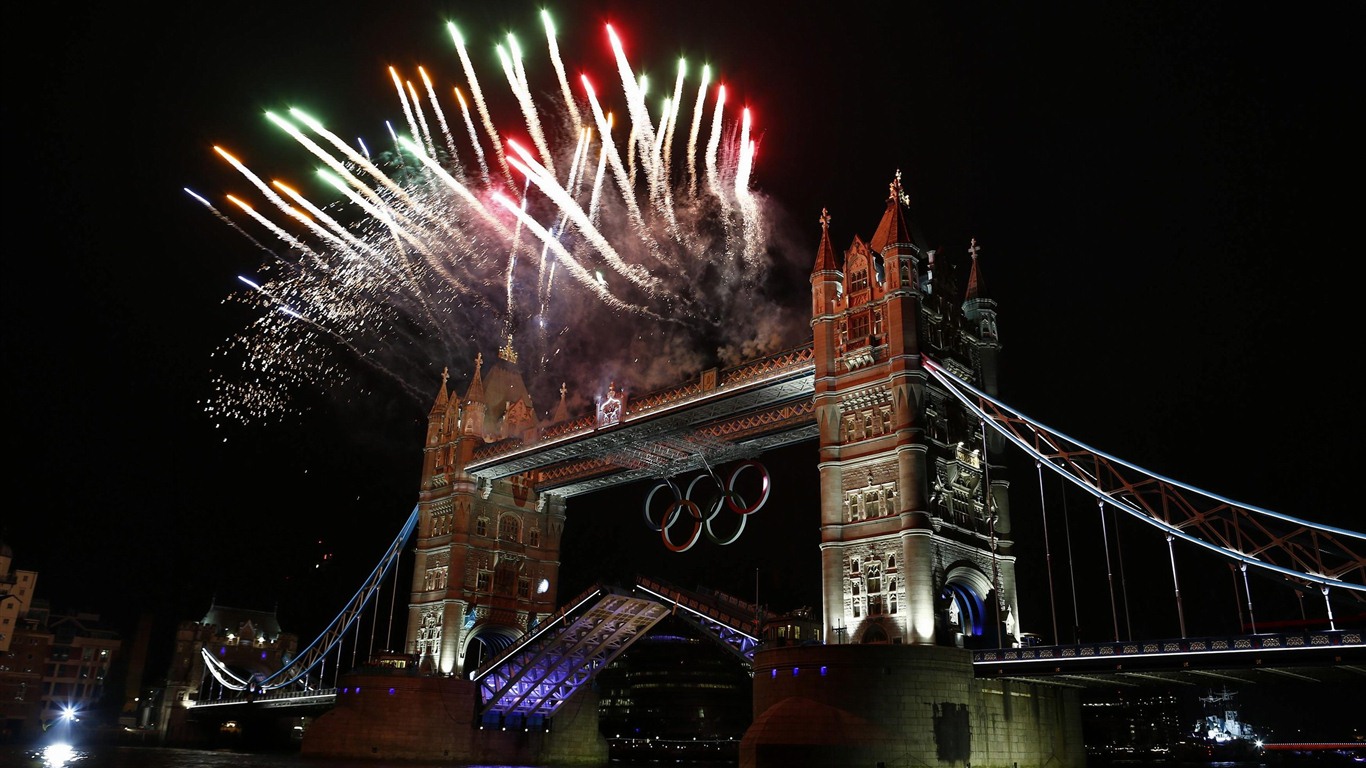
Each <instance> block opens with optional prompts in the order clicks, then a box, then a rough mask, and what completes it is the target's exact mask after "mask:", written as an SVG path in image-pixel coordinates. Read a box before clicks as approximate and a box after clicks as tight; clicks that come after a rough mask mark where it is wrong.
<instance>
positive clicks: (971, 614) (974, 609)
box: [939, 563, 991, 635]
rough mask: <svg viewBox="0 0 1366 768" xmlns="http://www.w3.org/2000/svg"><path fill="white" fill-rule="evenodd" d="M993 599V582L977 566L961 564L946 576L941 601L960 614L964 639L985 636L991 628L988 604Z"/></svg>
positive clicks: (952, 567) (940, 595)
mask: <svg viewBox="0 0 1366 768" xmlns="http://www.w3.org/2000/svg"><path fill="white" fill-rule="evenodd" d="M990 596H991V580H990V579H988V578H987V577H986V574H984V573H982V571H981V570H980V569H978V568H977V566H975V565H972V564H969V563H958V564H955V565H953V566H951V567H950V568H949V569H948V571H947V572H945V574H944V588H943V590H941V591H940V593H939V599H940V600H943V601H945V603H946V608H947V609H948V610H950V611H951V612H956V613H957V614H958V624H959V626H960V627H961V628H962V632H963V634H964V635H981V634H983V633H984V632H985V631H986V628H987V624H988V621H987V615H986V613H987V611H986V600H987V598H988V597H990Z"/></svg>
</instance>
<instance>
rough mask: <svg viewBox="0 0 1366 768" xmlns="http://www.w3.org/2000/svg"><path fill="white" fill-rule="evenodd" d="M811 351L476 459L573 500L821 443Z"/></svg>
mask: <svg viewBox="0 0 1366 768" xmlns="http://www.w3.org/2000/svg"><path fill="white" fill-rule="evenodd" d="M814 378H815V363H814V358H813V355H812V347H811V345H806V346H802V347H798V348H795V349H791V350H787V351H785V352H781V353H779V354H776V355H771V356H769V357H766V358H763V359H760V360H755V361H751V362H749V363H745V364H744V365H741V366H737V367H735V368H730V369H726V370H722V371H719V372H718V371H711V372H709V374H706V375H704V376H703V379H702V381H700V382H692V383H689V384H684V385H682V386H679V387H674V388H672V389H668V390H662V391H660V392H654V393H650V394H647V395H644V396H642V397H639V398H635V399H627V401H626V406H625V413H623V414H622V415H621V417H620V420H619V421H615V422H613V423H604V424H599V423H597V421H596V420H595V419H594V418H591V417H590V418H584V419H579V420H578V421H575V422H571V423H567V424H561V425H555V426H552V427H549V428H547V429H545V430H543V431H542V433H541V435H540V436H539V439H538V440H537V441H536V442H534V443H530V444H523V443H520V442H517V441H508V442H505V443H498V444H494V445H489V446H486V447H484V448H482V449H480V450H479V451H478V452H476V453H475V455H474V457H473V459H472V460H471V461H470V462H469V463H468V464H467V465H466V469H467V470H468V471H469V472H470V473H471V474H473V475H475V476H476V477H478V478H480V479H481V480H486V481H487V480H494V479H497V478H500V477H506V476H509V475H514V474H520V473H524V472H534V473H535V476H536V479H535V489H536V491H537V492H538V493H544V492H548V491H553V492H554V493H555V494H556V495H557V496H561V497H564V498H568V497H571V496H576V495H580V494H584V493H591V492H593V491H597V490H602V489H604V488H607V487H611V486H613V485H618V484H621V483H628V482H634V481H636V480H642V479H646V478H651V477H656V478H657V477H669V476H673V475H677V474H682V473H684V472H690V471H693V470H697V469H702V468H703V467H704V466H707V465H708V464H711V465H715V464H719V463H724V462H726V461H731V460H734V459H740V458H750V457H753V456H755V455H758V454H759V453H762V452H763V451H766V450H770V449H772V448H777V447H780V446H784V445H788V444H791V443H795V442H802V441H807V440H812V439H815V437H816V434H817V433H816V426H815V421H816V415H815V407H814V404H813V403H812V401H811V393H812V391H813V390H814Z"/></svg>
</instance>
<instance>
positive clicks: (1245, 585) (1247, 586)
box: [1238, 563, 1257, 635]
mask: <svg viewBox="0 0 1366 768" xmlns="http://www.w3.org/2000/svg"><path fill="white" fill-rule="evenodd" d="M1238 568H1239V569H1240V570H1241V571H1242V572H1243V593H1244V594H1246V595H1247V621H1248V623H1249V624H1251V625H1252V634H1254V635H1255V634H1257V617H1256V616H1254V615H1253V614H1252V585H1251V584H1248V583H1247V563H1239V564H1238Z"/></svg>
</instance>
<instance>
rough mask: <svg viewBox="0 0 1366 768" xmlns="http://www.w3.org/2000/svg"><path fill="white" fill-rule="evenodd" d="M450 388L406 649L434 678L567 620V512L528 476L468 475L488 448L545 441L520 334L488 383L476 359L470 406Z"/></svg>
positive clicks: (439, 411)
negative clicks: (562, 605)
mask: <svg viewBox="0 0 1366 768" xmlns="http://www.w3.org/2000/svg"><path fill="white" fill-rule="evenodd" d="M446 385H447V380H446V374H445V373H443V374H442V380H441V389H440V391H439V392H438V393H437V397H436V402H435V403H433V405H432V409H431V411H430V412H429V413H428V415H427V443H426V447H425V450H424V452H423V462H422V489H421V492H420V494H419V498H418V507H419V519H418V532H417V550H416V559H415V562H414V565H413V584H412V598H411V600H410V602H409V605H408V634H407V647H406V649H405V650H406V651H407V652H409V653H414V654H417V655H418V657H419V663H420V664H421V666H422V668H423V669H424V670H427V671H431V672H439V673H443V674H464V673H467V672H469V671H472V670H473V669H475V668H476V667H477V666H478V665H479V664H480V663H482V661H483V660H485V659H487V658H488V657H490V656H492V655H494V654H496V653H497V652H499V651H501V650H502V649H504V648H506V647H508V646H509V645H510V644H511V643H512V642H514V641H515V640H517V639H519V638H520V637H522V636H524V635H525V633H526V632H527V630H528V629H529V628H531V627H533V626H535V625H536V623H537V622H539V621H540V620H541V619H543V618H545V617H546V616H547V615H549V614H551V613H553V612H554V611H555V609H556V607H557V606H556V603H555V597H556V590H557V588H558V585H559V569H560V536H561V534H562V532H563V530H564V518H565V507H564V500H563V499H561V498H559V497H555V496H551V495H548V494H547V495H541V496H538V495H537V493H536V492H535V491H534V490H533V488H532V482H531V478H528V477H527V476H525V475H514V476H511V477H508V478H504V479H501V480H496V481H493V482H491V483H490V482H488V481H480V480H479V479H478V478H476V477H474V476H473V475H471V474H469V473H468V472H466V471H465V467H466V466H467V465H468V464H469V462H470V461H471V460H472V459H473V458H474V457H475V456H476V455H477V454H478V452H479V450H480V448H481V447H483V446H484V445H486V444H489V443H500V442H502V441H505V440H525V441H528V442H530V441H534V440H535V439H536V433H537V430H538V428H539V424H538V423H537V419H536V415H535V411H534V409H533V407H532V403H531V396H530V395H529V394H528V393H527V389H526V385H525V382H524V381H523V380H522V376H521V373H520V371H519V370H518V369H517V353H516V352H515V351H514V350H513V348H512V339H511V337H509V338H508V343H507V346H505V347H504V348H502V349H501V350H499V352H498V361H497V362H496V363H495V364H494V365H493V366H492V368H491V370H490V371H489V375H488V378H487V379H485V378H484V375H483V357H482V355H481V356H478V357H476V358H475V365H474V373H473V375H472V376H471V380H470V385H469V388H468V390H467V391H466V393H465V396H464V397H463V398H459V397H455V396H452V395H451V394H450V393H449V391H448V390H447V386H446ZM561 409H563V403H562V404H561Z"/></svg>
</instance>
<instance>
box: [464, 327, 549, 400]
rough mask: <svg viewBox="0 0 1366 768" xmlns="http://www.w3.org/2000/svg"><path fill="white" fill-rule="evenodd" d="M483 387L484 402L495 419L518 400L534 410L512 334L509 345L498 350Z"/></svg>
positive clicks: (509, 337) (509, 336) (509, 335)
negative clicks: (514, 348)
mask: <svg viewBox="0 0 1366 768" xmlns="http://www.w3.org/2000/svg"><path fill="white" fill-rule="evenodd" d="M481 389H482V390H483V392H484V396H483V398H482V399H483V402H485V403H487V404H488V406H489V410H488V413H489V416H491V417H493V418H495V419H500V418H502V417H503V414H504V413H505V412H506V411H507V409H508V406H509V405H511V404H513V403H517V402H525V403H526V405H527V408H528V409H530V410H533V411H534V409H533V408H532V407H531V393H530V392H528V391H527V387H526V382H525V381H524V380H523V379H522V370H521V368H519V367H518V365H517V352H516V351H515V350H513V348H512V334H508V343H507V346H506V347H503V348H502V349H500V350H499V351H498V359H497V360H495V361H494V363H493V366H492V367H490V368H489V378H488V381H487V382H486V383H484V384H483V385H482V386H481ZM470 399H473V398H470Z"/></svg>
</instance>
